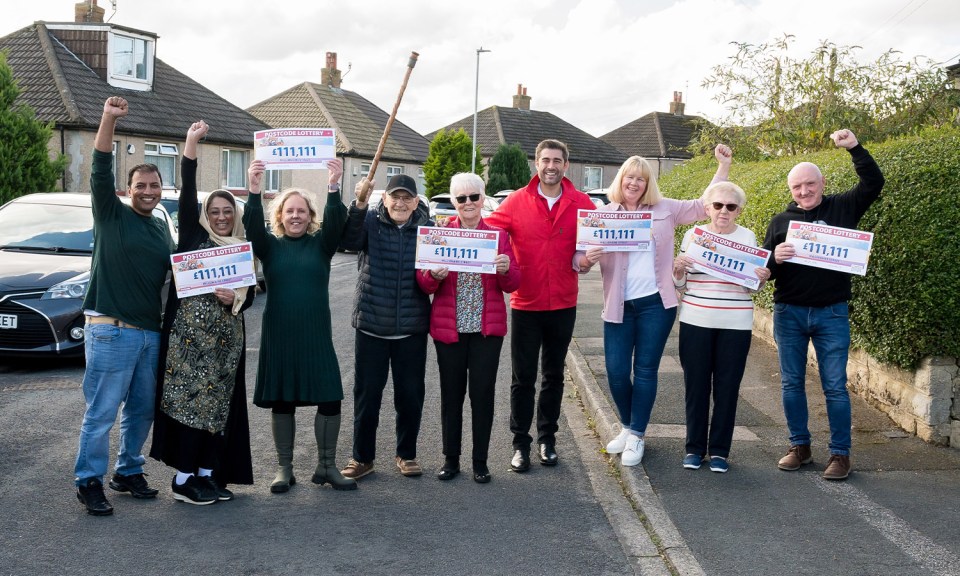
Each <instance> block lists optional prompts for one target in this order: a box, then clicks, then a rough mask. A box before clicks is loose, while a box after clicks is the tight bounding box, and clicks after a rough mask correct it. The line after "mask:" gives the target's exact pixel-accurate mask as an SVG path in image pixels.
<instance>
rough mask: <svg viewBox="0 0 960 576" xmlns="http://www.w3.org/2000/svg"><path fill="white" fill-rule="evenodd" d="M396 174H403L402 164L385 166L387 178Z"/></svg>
mask: <svg viewBox="0 0 960 576" xmlns="http://www.w3.org/2000/svg"><path fill="white" fill-rule="evenodd" d="M397 174H403V166H387V179H390V178H392V177H393V176H396V175H397Z"/></svg>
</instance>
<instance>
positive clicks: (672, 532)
mask: <svg viewBox="0 0 960 576" xmlns="http://www.w3.org/2000/svg"><path fill="white" fill-rule="evenodd" d="M601 310H602V287H601V282H600V275H599V274H598V273H592V274H588V275H585V276H582V277H581V283H580V300H579V303H578V310H577V325H576V329H575V332H574V341H573V343H572V344H571V347H570V352H569V354H568V357H567V368H568V370H569V373H570V377H571V380H572V384H573V388H574V390H572V391H571V393H572V394H575V395H576V397H577V398H578V400H579V402H580V403H581V405H582V410H583V412H584V414H585V418H586V419H587V421H588V423H589V427H590V429H591V430H594V431H595V434H594V435H593V438H594V440H593V442H592V443H589V442H587V441H586V440H584V442H583V447H582V454H581V458H583V460H584V461H589V460H591V459H592V458H594V457H596V458H597V459H602V460H603V461H605V462H607V464H608V466H609V468H610V469H611V471H612V473H613V474H614V475H615V476H617V477H618V478H619V484H620V487H621V490H622V496H623V498H624V499H625V500H627V501H628V502H630V503H631V505H632V507H633V509H634V510H635V515H634V517H633V518H630V517H629V516H623V517H618V516H616V515H615V514H611V513H610V512H608V517H611V523H612V524H613V525H614V526H617V524H618V522H619V521H624V522H627V524H628V527H627V528H624V527H620V528H615V531H616V532H617V533H618V535H619V536H620V539H621V546H622V547H623V548H624V550H625V553H627V554H628V556H631V555H633V557H634V558H639V559H641V560H642V562H634V567H635V573H637V574H661V573H672V574H679V575H691V576H692V575H700V574H716V575H725V574H758V575H766V574H823V573H834V574H871V575H874V574H918V575H919V574H941V575H944V576H946V575H954V576H955V575H960V537H958V535H960V530H958V529H957V523H956V513H957V510H960V489H958V486H960V450H956V449H951V448H943V447H936V446H932V445H929V444H926V443H924V442H923V441H922V440H919V439H918V438H916V437H914V436H912V435H908V434H906V433H904V432H903V431H902V430H900V429H899V428H897V426H896V425H895V424H894V423H893V422H892V421H891V420H890V419H889V418H888V417H887V416H886V415H885V414H883V413H881V412H879V411H878V410H876V409H874V408H872V407H870V406H869V405H868V404H867V403H866V402H865V401H863V400H862V399H860V398H858V397H851V402H852V409H853V448H852V451H851V460H852V463H853V472H852V474H851V476H850V478H849V479H848V480H847V481H845V482H828V481H825V480H823V479H822V478H821V474H822V472H823V469H824V468H825V466H826V461H827V458H828V456H829V451H828V449H827V443H828V440H829V425H828V423H827V419H826V409H825V406H824V398H823V393H822V391H821V390H820V384H819V380H818V378H817V374H816V370H815V368H812V367H811V368H808V381H807V394H808V402H809V405H810V429H811V433H812V435H813V443H812V445H813V455H814V461H813V463H812V464H811V465H809V466H805V467H803V469H802V470H801V471H799V472H783V471H781V470H779V469H778V468H777V466H776V464H777V460H778V459H779V458H780V457H781V456H782V455H783V454H784V453H785V452H786V450H787V448H788V447H789V442H788V439H787V432H786V423H785V419H784V416H783V409H782V406H781V401H780V380H779V367H778V362H777V356H776V350H775V349H774V348H773V347H771V346H770V345H769V344H767V343H766V342H764V341H763V340H760V339H759V338H757V337H754V339H753V342H752V346H751V352H750V356H749V358H748V361H747V370H746V374H745V375H744V379H743V382H742V384H741V390H740V402H739V407H738V414H737V427H736V430H735V435H734V441H733V447H732V452H731V455H730V459H729V461H730V471H729V472H728V473H726V474H717V473H713V472H711V471H710V470H709V467H708V466H702V467H701V468H700V469H699V470H696V471H692V470H686V469H684V468H682V466H681V461H682V459H683V456H684V452H685V450H684V439H685V432H686V431H685V416H684V400H683V395H684V394H683V372H682V369H681V367H680V362H679V357H678V332H677V326H676V325H675V326H674V330H673V332H672V333H671V335H670V337H669V340H668V342H667V346H666V350H665V352H664V355H663V358H662V360H661V364H660V371H659V390H658V397H657V402H656V405H655V407H654V410H653V414H652V416H651V423H650V426H649V428H648V430H647V441H646V453H645V455H644V460H643V462H642V464H641V465H640V466H636V467H622V466H620V463H619V458H618V457H613V456H607V455H606V454H604V453H603V452H604V451H603V450H602V447H603V445H605V443H606V442H607V441H608V440H609V439H610V438H612V437H613V436H614V435H615V434H616V433H617V432H618V431H619V418H618V417H617V415H616V410H615V408H614V406H613V402H612V400H611V398H610V395H609V388H608V386H607V383H606V373H605V367H604V357H603V338H602V334H603V322H602V320H601V319H600V311H601ZM566 408H568V410H567V412H565V413H566V415H567V419H568V421H570V422H571V426H572V427H573V428H574V429H576V426H575V425H574V424H575V423H576V419H575V418H573V417H571V414H570V411H571V410H570V409H569V406H567V407H566ZM631 551H632V552H631ZM653 551H655V554H654V553H653ZM664 570H666V572H664Z"/></svg>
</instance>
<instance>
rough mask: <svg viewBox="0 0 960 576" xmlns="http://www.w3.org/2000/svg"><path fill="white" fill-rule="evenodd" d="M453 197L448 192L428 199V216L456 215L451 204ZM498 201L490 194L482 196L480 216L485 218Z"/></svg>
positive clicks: (454, 208) (494, 208) (455, 210)
mask: <svg viewBox="0 0 960 576" xmlns="http://www.w3.org/2000/svg"><path fill="white" fill-rule="evenodd" d="M452 200H453V199H452V198H450V195H449V194H437V195H436V196H434V197H433V198H431V199H430V217H431V218H436V217H437V216H440V217H450V216H456V215H457V209H456V207H454V205H453V201H452ZM498 204H499V203H498V202H497V201H496V200H495V199H494V198H491V197H490V196H485V197H484V198H483V207H482V208H480V217H481V218H486V217H487V216H489V215H490V214H491V213H493V211H494V210H496V209H497V205H498Z"/></svg>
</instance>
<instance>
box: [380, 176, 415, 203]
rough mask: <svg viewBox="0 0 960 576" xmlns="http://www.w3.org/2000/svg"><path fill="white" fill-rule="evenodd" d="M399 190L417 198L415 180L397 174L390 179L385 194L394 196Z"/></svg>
mask: <svg viewBox="0 0 960 576" xmlns="http://www.w3.org/2000/svg"><path fill="white" fill-rule="evenodd" d="M397 190H403V191H405V192H407V193H409V194H410V195H411V196H413V197H414V198H416V196H417V183H416V182H415V181H414V179H413V178H411V177H409V176H407V175H406V174H396V175H395V176H393V177H391V178H390V181H389V182H387V191H386V192H385V194H393V193H394V192H396V191H397Z"/></svg>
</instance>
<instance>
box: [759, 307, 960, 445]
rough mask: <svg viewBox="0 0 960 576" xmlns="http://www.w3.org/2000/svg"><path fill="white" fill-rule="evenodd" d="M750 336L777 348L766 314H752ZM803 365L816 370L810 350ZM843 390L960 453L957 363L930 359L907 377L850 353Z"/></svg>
mask: <svg viewBox="0 0 960 576" xmlns="http://www.w3.org/2000/svg"><path fill="white" fill-rule="evenodd" d="M753 333H754V334H755V335H756V336H758V337H760V338H762V339H763V340H765V341H767V342H769V343H770V344H771V345H774V346H775V345H776V344H775V343H774V341H773V316H772V314H771V313H770V312H769V311H768V310H762V309H759V308H758V309H757V310H756V312H755V313H754V316H753ZM807 364H808V366H809V367H810V368H812V369H814V370H815V369H816V366H817V363H816V354H815V353H814V350H813V346H812V345H811V346H810V349H809V351H808V352H807ZM847 387H848V388H849V390H850V391H851V392H853V393H854V394H857V395H858V396H860V397H861V398H864V399H865V400H867V402H869V403H870V404H871V405H872V406H874V407H876V408H878V409H879V410H881V411H883V412H884V413H886V414H887V415H889V416H890V418H891V419H892V420H893V421H894V422H895V423H896V424H897V425H898V426H900V427H901V428H903V429H904V430H905V431H907V432H909V433H911V434H916V435H917V436H919V437H920V438H922V439H924V440H925V441H927V442H930V443H932V444H938V445H943V446H952V447H954V448H957V449H960V362H958V360H957V359H956V358H944V357H928V358H925V359H923V361H921V362H920V365H919V366H918V367H917V369H916V371H914V372H910V371H907V370H902V369H900V368H897V367H896V366H892V365H890V364H884V363H881V362H878V361H877V360H874V359H873V358H871V357H870V356H869V355H868V354H867V353H865V352H863V351H862V350H857V349H851V350H850V357H849V360H848V362H847Z"/></svg>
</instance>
